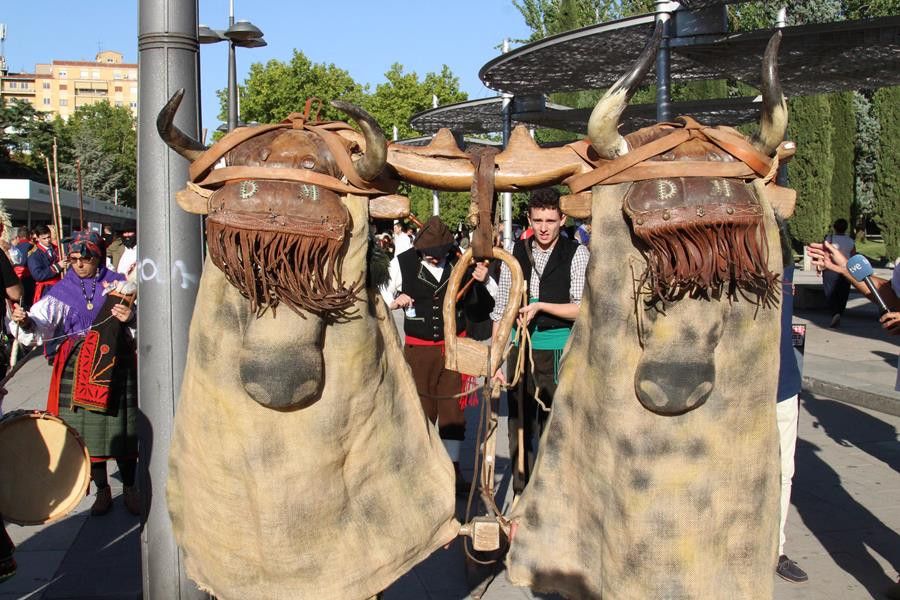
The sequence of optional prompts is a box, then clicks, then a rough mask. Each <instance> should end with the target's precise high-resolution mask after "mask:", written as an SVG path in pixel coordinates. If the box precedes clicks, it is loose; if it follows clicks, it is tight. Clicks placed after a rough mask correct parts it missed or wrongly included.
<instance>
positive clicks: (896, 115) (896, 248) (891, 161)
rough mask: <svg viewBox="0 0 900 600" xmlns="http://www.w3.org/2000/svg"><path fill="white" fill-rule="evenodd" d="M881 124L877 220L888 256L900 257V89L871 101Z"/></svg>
mask: <svg viewBox="0 0 900 600" xmlns="http://www.w3.org/2000/svg"><path fill="white" fill-rule="evenodd" d="M872 106H873V109H874V113H875V115H876V117H877V118H878V121H879V123H880V124H881V132H880V135H879V136H878V164H877V166H876V168H875V187H874V192H875V203H874V204H875V220H876V222H877V223H878V226H879V227H881V234H882V235H883V236H884V245H885V251H886V253H887V256H888V257H889V258H891V259H896V258H898V257H900V153H898V151H897V140H898V139H900V86H898V87H888V88H882V89H880V90H878V91H877V92H875V95H874V96H873V98H872Z"/></svg>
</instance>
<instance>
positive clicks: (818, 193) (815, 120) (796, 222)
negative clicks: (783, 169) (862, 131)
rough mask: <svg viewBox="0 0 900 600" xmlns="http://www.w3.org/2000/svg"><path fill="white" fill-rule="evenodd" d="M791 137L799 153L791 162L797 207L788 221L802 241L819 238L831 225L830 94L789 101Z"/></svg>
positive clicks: (831, 155) (832, 160) (789, 134)
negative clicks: (828, 95)
mask: <svg viewBox="0 0 900 600" xmlns="http://www.w3.org/2000/svg"><path fill="white" fill-rule="evenodd" d="M789 110H790V124H789V126H788V134H787V137H788V139H791V140H794V141H795V142H797V154H796V156H795V157H794V159H793V160H792V161H791V162H790V163H788V177H789V179H790V184H791V187H793V188H794V189H795V190H797V208H796V211H795V212H794V216H793V218H792V219H791V220H790V222H789V229H790V232H791V237H793V238H794V240H796V241H797V242H799V243H801V244H808V243H810V242H816V241H820V240H821V239H822V238H823V237H824V236H825V235H826V234H827V233H828V231H829V229H830V226H831V176H832V172H833V171H834V155H833V154H832V152H831V139H832V124H831V109H830V106H829V102H828V97H827V96H824V95H819V96H801V97H798V98H793V99H791V101H790V109H789Z"/></svg>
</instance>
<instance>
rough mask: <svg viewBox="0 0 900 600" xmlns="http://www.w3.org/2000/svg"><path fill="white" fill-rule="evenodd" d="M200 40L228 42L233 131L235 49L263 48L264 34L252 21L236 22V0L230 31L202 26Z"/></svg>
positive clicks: (235, 119) (230, 13)
mask: <svg viewBox="0 0 900 600" xmlns="http://www.w3.org/2000/svg"><path fill="white" fill-rule="evenodd" d="M197 36H198V40H199V42H200V43H201V44H216V43H218V42H228V131H232V130H233V129H234V128H235V127H237V124H238V115H237V112H238V110H237V109H238V100H237V66H236V64H235V59H234V49H235V47H236V46H240V47H241V48H261V47H263V46H265V45H266V41H265V40H264V39H263V32H262V31H260V29H259V28H258V27H257V26H256V25H254V24H253V23H251V22H250V21H237V22H235V20H234V0H231V2H229V7H228V29H226V30H224V31H222V30H218V29H210V28H209V27H207V26H206V25H200V27H199V29H198V30H197Z"/></svg>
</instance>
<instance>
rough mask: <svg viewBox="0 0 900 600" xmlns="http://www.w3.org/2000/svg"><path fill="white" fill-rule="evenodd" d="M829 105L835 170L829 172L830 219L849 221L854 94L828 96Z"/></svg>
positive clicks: (854, 134) (854, 121)
mask: <svg viewBox="0 0 900 600" xmlns="http://www.w3.org/2000/svg"><path fill="white" fill-rule="evenodd" d="M828 100H829V104H830V108H831V125H832V132H833V135H832V137H831V152H832V154H833V155H834V171H833V172H832V175H831V220H832V221H834V220H835V219H847V220H848V221H850V207H851V205H852V204H853V187H854V181H853V179H854V178H853V166H854V165H853V161H854V154H855V142H856V115H855V113H854V107H853V93H852V92H842V93H840V94H830V95H829V96H828Z"/></svg>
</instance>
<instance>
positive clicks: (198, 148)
mask: <svg viewBox="0 0 900 600" xmlns="http://www.w3.org/2000/svg"><path fill="white" fill-rule="evenodd" d="M182 98H184V88H181V89H179V90H178V91H177V92H175V93H174V94H172V97H171V98H169V101H168V102H166V105H165V106H163V107H162V110H161V111H159V115H157V117H156V130H157V131H158V132H159V137H161V138H162V139H163V141H164V142H165V143H166V144H167V145H168V146H169V148H171V149H172V150H174V151H175V152H177V153H178V154H180V155H182V156H183V157H185V158H186V159H188V160H189V161H191V162H194V161H195V160H197V158H199V156H200V155H201V154H203V153H204V152H206V150H207V148H206V146H204V145H203V144H201V143H200V142H198V141H197V140H195V139H194V138H192V137H191V136H189V135H187V134H186V133H184V132H183V131H181V130H180V129H178V127H176V126H175V125H174V124H173V123H172V121H174V120H175V113H176V112H178V107H179V106H181V99H182Z"/></svg>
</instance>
